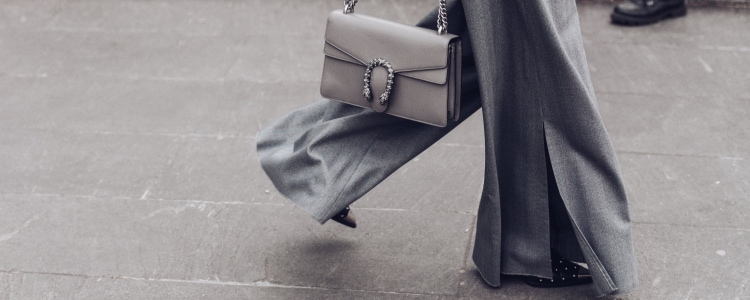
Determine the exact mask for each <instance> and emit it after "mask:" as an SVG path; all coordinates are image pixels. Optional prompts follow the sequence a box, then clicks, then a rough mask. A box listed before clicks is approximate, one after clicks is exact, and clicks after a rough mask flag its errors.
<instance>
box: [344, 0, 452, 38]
mask: <svg viewBox="0 0 750 300" xmlns="http://www.w3.org/2000/svg"><path fill="white" fill-rule="evenodd" d="M357 1H358V0H346V1H345V2H344V13H345V14H348V13H353V12H354V5H356V4H357ZM437 31H438V34H440V35H442V34H443V33H446V32H448V4H446V0H439V1H438V18H437Z"/></svg>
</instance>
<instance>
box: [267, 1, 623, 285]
mask: <svg viewBox="0 0 750 300" xmlns="http://www.w3.org/2000/svg"><path fill="white" fill-rule="evenodd" d="M448 11H449V13H448V15H449V26H450V27H449V32H451V33H454V34H457V35H459V36H461V37H462V39H463V44H464V57H463V72H462V76H463V78H462V79H463V82H462V97H461V101H462V106H461V118H460V121H459V122H456V123H454V124H451V125H449V126H448V127H445V128H439V127H434V126H429V125H424V124H420V123H415V122H412V121H408V120H403V119H399V118H397V117H392V116H389V115H384V114H380V113H377V112H373V111H370V110H367V109H362V108H357V107H353V106H349V105H346V104H342V103H338V102H335V101H329V100H323V101H319V102H316V103H313V104H311V105H308V106H306V107H303V108H300V109H298V110H296V111H293V112H291V113H290V114H288V115H287V116H285V117H283V118H281V119H280V120H277V121H276V122H275V123H273V124H271V125H270V126H269V127H267V128H265V129H263V130H262V131H261V132H259V133H258V136H257V142H258V156H259V159H260V163H261V165H262V167H263V169H264V170H265V171H266V173H267V174H268V176H269V178H270V179H271V181H272V182H273V183H274V185H275V186H276V188H277V189H278V190H279V191H280V192H281V193H282V194H284V195H285V196H286V197H288V198H289V199H291V200H292V201H293V202H294V203H295V204H296V205H297V206H298V207H300V208H302V209H303V210H305V211H306V212H308V213H309V214H310V215H311V216H312V217H313V218H315V219H316V220H318V221H319V222H321V223H323V222H326V221H327V220H329V219H330V218H331V217H332V216H333V215H335V214H336V213H337V212H338V211H340V210H342V209H343V208H344V207H346V206H347V205H349V204H351V203H353V202H354V201H356V200H357V199H359V198H360V197H361V196H363V195H364V194H365V193H367V192H368V191H370V190H371V189H372V188H373V187H375V186H376V185H377V184H378V183H380V182H381V181H383V180H384V179H385V178H386V177H388V176H389V175H390V174H392V173H393V172H394V171H396V170H397V169H398V168H399V167H401V166H402V165H404V164H406V163H407V162H408V161H410V160H411V159H412V158H414V157H415V156H417V155H418V154H419V153H421V152H422V151H424V150H425V149H426V148H427V147H429V146H430V145H432V144H433V143H435V142H436V141H437V140H439V139H440V138H441V137H443V136H444V135H445V134H447V133H448V132H450V130H452V129H453V128H455V126H458V125H459V124H460V122H461V121H463V120H465V119H466V118H467V117H468V116H470V115H471V114H473V113H474V112H476V111H477V110H478V109H479V108H480V107H481V108H482V110H481V111H482V116H483V119H484V134H485V178H484V187H483V192H482V195H481V200H480V204H479V210H478V213H477V229H476V239H475V245H474V254H473V259H474V262H475V264H476V266H477V268H478V269H479V272H480V273H481V274H482V277H483V278H484V280H485V281H486V282H487V283H488V284H490V285H492V286H500V277H501V274H505V275H533V276H539V277H548V278H549V277H551V276H552V270H551V267H550V256H551V253H550V252H551V251H550V245H552V246H553V247H554V248H555V250H556V251H558V252H559V253H561V254H562V255H563V256H565V257H568V258H570V259H573V260H576V261H585V262H586V263H587V264H588V267H589V270H590V272H591V273H592V276H593V279H594V286H595V288H596V290H597V292H598V293H599V294H600V295H608V294H619V293H627V292H629V291H631V290H632V289H634V288H635V287H636V285H637V281H638V279H637V272H636V269H635V258H634V253H633V244H632V237H631V229H630V227H631V225H630V217H629V212H628V207H627V197H626V194H625V189H624V187H623V183H622V179H621V175H620V171H619V168H618V163H617V159H616V157H615V153H614V149H613V147H612V145H611V142H610V140H609V136H608V135H607V132H606V130H605V128H604V125H603V123H602V120H601V118H600V116H599V112H598V108H597V105H596V99H595V95H594V90H593V87H592V85H591V79H590V78H589V73H588V66H587V62H586V57H585V53H584V49H583V43H582V37H581V32H580V25H579V23H578V12H577V10H576V4H575V1H572V0H571V1H561V0H546V1H545V0H533V1H532V0H513V1H492V0H484V1H471V0H464V1H463V2H459V1H448ZM435 21H436V11H433V12H432V13H430V14H429V15H427V16H426V17H425V18H424V19H423V20H422V21H421V22H420V23H419V24H418V25H419V26H423V27H428V28H429V27H434V26H435V25H434V24H435ZM475 62H476V63H475ZM466 192H467V193H470V192H471V191H466Z"/></svg>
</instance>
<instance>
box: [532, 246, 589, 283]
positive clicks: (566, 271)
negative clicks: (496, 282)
mask: <svg viewBox="0 0 750 300" xmlns="http://www.w3.org/2000/svg"><path fill="white" fill-rule="evenodd" d="M588 271H589V270H588V269H586V268H584V267H582V266H580V265H578V264H576V263H574V262H572V261H570V260H567V259H565V258H562V257H561V256H559V255H557V253H555V252H552V279H548V278H541V277H535V276H526V277H524V279H523V281H524V282H525V283H526V284H528V285H530V286H534V287H542V288H556V287H564V286H573V285H581V284H587V283H591V282H592V279H591V274H589V272H588Z"/></svg>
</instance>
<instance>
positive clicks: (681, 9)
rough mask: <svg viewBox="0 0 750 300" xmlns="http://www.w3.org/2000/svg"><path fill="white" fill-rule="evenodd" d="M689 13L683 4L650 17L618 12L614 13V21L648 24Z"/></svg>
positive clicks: (618, 22)
mask: <svg viewBox="0 0 750 300" xmlns="http://www.w3.org/2000/svg"><path fill="white" fill-rule="evenodd" d="M685 15H687V7H686V6H684V5H682V6H678V7H675V8H672V9H668V10H665V11H663V12H661V13H660V14H658V15H655V16H652V17H649V18H638V17H633V16H629V15H624V14H621V13H618V12H613V13H612V23H615V24H620V25H648V24H652V23H656V22H659V21H661V20H664V19H669V18H677V17H682V16H685Z"/></svg>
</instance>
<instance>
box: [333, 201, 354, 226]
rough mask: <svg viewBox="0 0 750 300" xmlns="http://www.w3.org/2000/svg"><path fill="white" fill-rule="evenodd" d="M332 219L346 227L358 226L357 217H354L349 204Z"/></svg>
mask: <svg viewBox="0 0 750 300" xmlns="http://www.w3.org/2000/svg"><path fill="white" fill-rule="evenodd" d="M331 220H334V221H336V222H338V223H340V224H342V225H344V226H346V227H351V228H357V218H355V217H354V213H353V212H352V210H351V209H350V208H349V206H347V207H345V208H344V209H342V210H341V211H340V212H338V213H336V215H335V216H333V217H332V218H331Z"/></svg>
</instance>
